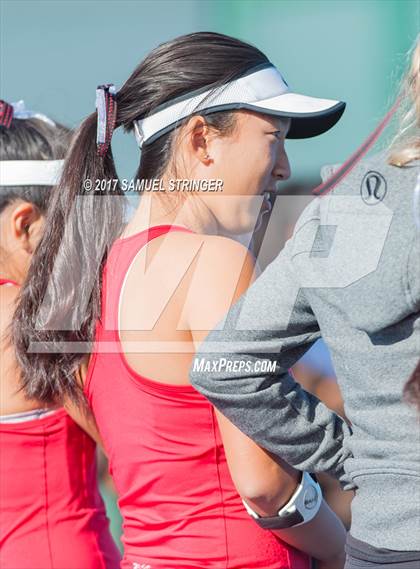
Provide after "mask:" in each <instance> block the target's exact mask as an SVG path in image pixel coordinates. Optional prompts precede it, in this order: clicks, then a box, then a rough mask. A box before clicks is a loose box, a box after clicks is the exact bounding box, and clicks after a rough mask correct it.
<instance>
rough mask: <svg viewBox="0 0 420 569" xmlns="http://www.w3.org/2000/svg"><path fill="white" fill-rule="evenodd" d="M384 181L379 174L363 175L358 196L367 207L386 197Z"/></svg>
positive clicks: (371, 172) (369, 173)
mask: <svg viewBox="0 0 420 569" xmlns="http://www.w3.org/2000/svg"><path fill="white" fill-rule="evenodd" d="M386 191H387V187H386V180H385V178H384V177H383V176H382V174H380V173H379V172H374V171H372V170H371V171H370V172H367V174H365V176H364V178H363V180H362V184H361V186H360V195H361V196H362V200H363V201H364V202H365V204H367V205H376V204H378V203H380V202H381V201H382V200H383V199H384V197H385V196H386Z"/></svg>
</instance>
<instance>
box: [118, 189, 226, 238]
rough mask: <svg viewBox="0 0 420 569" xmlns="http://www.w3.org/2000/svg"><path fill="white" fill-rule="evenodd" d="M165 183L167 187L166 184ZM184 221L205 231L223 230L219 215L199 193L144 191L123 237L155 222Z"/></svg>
mask: <svg viewBox="0 0 420 569" xmlns="http://www.w3.org/2000/svg"><path fill="white" fill-rule="evenodd" d="M165 187H167V186H166V185H165ZM166 224H169V225H181V226H183V227H186V228H187V229H190V230H191V231H194V233H200V234H205V235H217V234H219V233H220V230H219V225H218V223H217V221H216V218H215V217H214V215H213V214H212V213H211V211H210V210H209V209H208V207H207V206H206V205H205V204H204V202H203V201H202V200H201V199H200V196H199V194H198V193H196V192H194V193H190V194H188V195H185V197H184V196H183V195H182V192H172V193H171V192H167V191H165V192H153V191H151V192H144V193H143V194H142V196H141V198H140V203H139V205H138V207H137V209H136V212H135V214H134V216H133V217H132V219H131V220H130V222H129V223H128V225H127V226H126V228H125V230H124V233H123V235H122V236H123V237H129V236H130V235H132V234H134V233H138V232H139V231H143V230H144V229H147V228H148V227H152V226H155V225H166Z"/></svg>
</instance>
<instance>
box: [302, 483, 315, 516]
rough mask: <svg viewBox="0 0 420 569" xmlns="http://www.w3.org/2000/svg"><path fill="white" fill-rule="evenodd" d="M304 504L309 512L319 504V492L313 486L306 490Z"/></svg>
mask: <svg viewBox="0 0 420 569" xmlns="http://www.w3.org/2000/svg"><path fill="white" fill-rule="evenodd" d="M303 503H304V505H305V508H306V509H307V510H312V509H313V508H315V506H316V505H317V503H318V492H317V491H316V489H315V488H314V487H313V486H310V487H309V488H308V489H307V490H305V494H304V496H303Z"/></svg>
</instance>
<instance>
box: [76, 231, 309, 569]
mask: <svg viewBox="0 0 420 569" xmlns="http://www.w3.org/2000/svg"><path fill="white" fill-rule="evenodd" d="M178 230H181V231H182V230H184V231H186V229H184V228H181V227H176V226H168V225H164V226H156V227H152V228H150V229H149V230H145V231H142V232H141V233H137V234H135V235H133V236H131V237H128V238H126V239H118V240H117V241H116V242H115V243H114V245H113V246H112V248H111V251H110V253H109V256H108V259H107V262H106V265H105V269H104V273H103V289H102V317H101V319H100V321H99V322H98V323H97V328H96V339H95V344H96V346H95V351H94V354H93V356H92V358H91V362H90V365H89V369H88V374H87V378H86V385H85V391H86V394H87V397H88V399H89V402H90V405H91V407H92V410H93V412H94V414H95V417H96V421H97V423H98V427H99V430H100V433H101V436H102V440H103V442H104V445H105V448H106V452H107V455H108V457H109V463H110V472H111V474H112V476H113V478H114V481H115V485H116V488H117V492H118V496H119V506H120V509H121V513H122V516H123V530H124V532H123V538H122V539H123V543H124V546H125V553H124V558H123V561H122V564H121V567H122V568H123V569H175V568H176V569H179V568H182V569H202V568H203V569H204V568H205V569H256V568H261V569H286V568H293V569H308V568H309V560H308V557H307V556H306V555H305V554H303V553H301V552H298V551H297V550H296V549H294V548H292V547H290V546H288V545H286V544H284V543H283V542H281V541H280V540H279V539H277V538H276V537H275V536H274V535H273V534H271V533H270V532H268V531H265V530H263V529H261V528H260V527H259V526H258V525H257V524H255V522H254V521H253V520H252V519H250V517H249V516H248V514H247V513H246V511H245V509H244V507H243V505H242V502H241V499H240V497H239V495H238V493H237V491H236V489H235V487H234V485H233V482H232V479H231V477H230V474H229V471H228V467H227V463H226V457H225V453H224V449H223V445H222V440H221V436H220V432H219V429H218V425H217V419H216V416H215V412H214V409H213V406H212V405H211V404H210V403H209V402H208V401H207V400H206V399H205V398H204V397H203V396H202V395H201V394H200V393H198V392H197V391H196V390H195V389H194V388H193V387H192V386H191V385H186V386H184V385H182V386H178V385H171V384H165V383H161V382H156V381H153V380H151V379H148V378H145V377H143V376H141V375H139V374H137V373H136V372H135V371H134V370H133V369H132V368H131V367H130V366H129V365H128V363H127V361H126V359H125V357H124V354H123V352H122V350H121V344H120V341H119V336H118V303H119V297H120V292H121V288H122V285H123V281H124V277H125V275H126V273H127V271H128V269H129V267H130V264H131V262H132V261H133V259H134V258H135V256H136V254H137V253H138V252H139V250H140V249H141V248H142V247H143V246H144V245H145V244H146V243H147V242H148V241H149V240H151V239H153V238H155V237H158V236H160V235H162V234H164V233H166V232H168V231H178ZM105 323H106V325H105ZM98 350H99V351H98Z"/></svg>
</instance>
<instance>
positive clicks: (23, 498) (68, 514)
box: [0, 279, 120, 569]
mask: <svg viewBox="0 0 420 569" xmlns="http://www.w3.org/2000/svg"><path fill="white" fill-rule="evenodd" d="M0 285H16V283H14V282H13V281H10V280H8V279H0ZM95 452H96V445H95V443H94V441H93V440H92V439H91V438H90V437H89V435H87V434H86V433H85V432H84V431H83V430H82V429H81V428H80V427H79V426H78V425H76V423H75V422H74V421H73V420H72V419H71V418H70V417H69V416H68V415H67V413H66V411H65V410H64V409H59V410H58V411H56V412H55V413H54V414H52V415H47V416H45V417H43V418H42V417H41V418H40V419H31V420H29V421H23V422H21V423H9V424H7V423H0V567H1V569H117V568H118V567H119V562H120V553H119V551H118V549H117V547H116V545H115V543H114V541H113V539H112V537H111V534H110V532H109V522H108V519H107V517H106V514H105V508H104V504H103V502H102V498H101V497H100V494H99V491H98V486H97V476H96V456H95Z"/></svg>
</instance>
